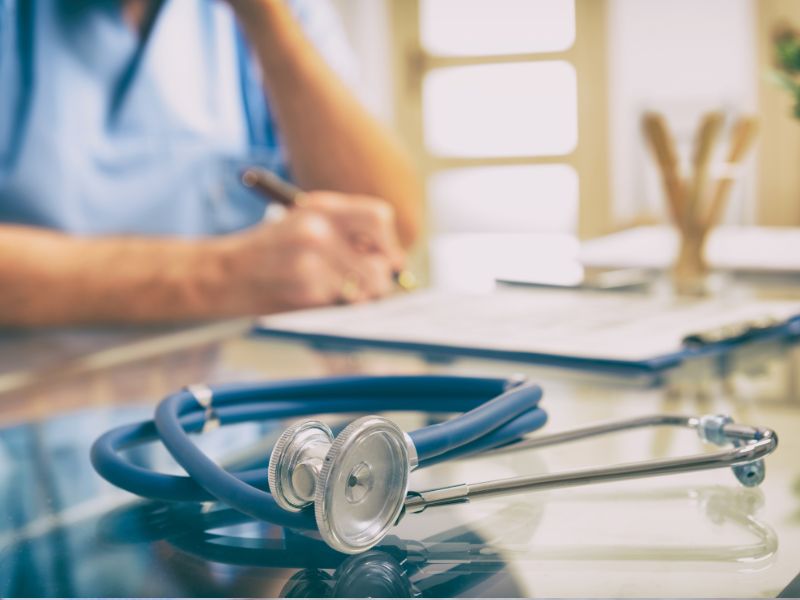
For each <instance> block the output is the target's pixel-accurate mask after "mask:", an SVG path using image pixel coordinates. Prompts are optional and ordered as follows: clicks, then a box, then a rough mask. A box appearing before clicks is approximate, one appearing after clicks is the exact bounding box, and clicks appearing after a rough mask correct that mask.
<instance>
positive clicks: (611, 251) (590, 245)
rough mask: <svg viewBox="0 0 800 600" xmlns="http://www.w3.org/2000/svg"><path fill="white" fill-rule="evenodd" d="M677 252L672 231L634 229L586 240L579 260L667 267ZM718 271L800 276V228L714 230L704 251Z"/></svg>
mask: <svg viewBox="0 0 800 600" xmlns="http://www.w3.org/2000/svg"><path fill="white" fill-rule="evenodd" d="M677 253H678V236H677V234H676V233H675V230H674V229H673V228H671V227H666V226H663V225H655V226H649V227H635V228H633V229H626V230H625V231H620V232H619V233H613V234H611V235H607V236H604V237H600V238H596V239H593V240H589V241H587V242H584V243H583V245H582V248H581V252H580V261H581V263H582V264H583V265H584V266H587V267H602V268H627V267H635V268H653V269H665V268H667V267H668V266H669V265H671V264H672V263H673V262H674V260H675V257H676V256H677ZM706 256H707V257H708V262H709V264H710V265H711V267H712V268H714V269H720V270H724V271H745V272H764V273H770V272H772V273H800V228H798V227H734V226H724V227H716V228H715V229H714V230H712V232H711V235H710V237H709V240H708V246H707V250H706Z"/></svg>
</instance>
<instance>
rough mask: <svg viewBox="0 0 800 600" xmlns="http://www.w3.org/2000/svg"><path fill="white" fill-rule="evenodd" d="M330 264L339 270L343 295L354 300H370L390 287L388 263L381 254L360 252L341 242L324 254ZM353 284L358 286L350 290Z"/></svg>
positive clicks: (391, 285) (387, 290)
mask: <svg viewBox="0 0 800 600" xmlns="http://www.w3.org/2000/svg"><path fill="white" fill-rule="evenodd" d="M327 257H328V259H329V261H330V265H331V268H332V269H334V270H336V271H337V272H338V273H339V276H340V281H341V285H342V286H344V287H346V288H347V290H346V291H347V293H346V294H345V295H347V296H353V297H355V298H356V299H357V300H359V301H361V300H372V299H376V298H381V297H383V296H386V295H387V294H389V293H390V292H391V291H392V289H393V285H394V284H393V279H392V266H391V264H390V263H389V261H388V259H387V258H386V257H385V256H383V255H382V254H364V253H362V252H357V251H355V250H354V249H353V248H352V247H351V246H349V244H347V243H344V242H343V243H342V244H340V245H338V246H337V247H336V248H331V251H330V252H329V254H328V256H327ZM353 287H358V290H357V292H358V293H353V289H352V288H353Z"/></svg>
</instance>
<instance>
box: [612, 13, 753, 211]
mask: <svg viewBox="0 0 800 600" xmlns="http://www.w3.org/2000/svg"><path fill="white" fill-rule="evenodd" d="M755 1H757V0H610V7H609V8H610V15H609V35H608V39H609V44H610V47H609V60H610V65H609V66H610V80H609V90H610V94H611V97H610V100H611V103H610V106H611V140H610V142H611V150H612V164H613V167H612V169H613V172H612V182H613V183H612V186H613V187H612V197H613V198H614V207H615V213H616V214H615V216H616V217H617V219H618V220H620V221H624V220H630V219H631V218H634V217H636V216H638V215H639V214H641V213H642V212H645V210H646V209H649V210H650V212H655V213H657V214H663V212H662V208H663V207H662V204H663V201H662V200H661V192H660V186H659V184H658V178H657V174H656V172H655V170H654V168H653V167H652V164H651V161H650V159H649V156H648V155H647V154H646V152H645V150H644V148H645V146H644V143H643V140H642V137H641V135H640V128H639V122H640V116H641V113H642V112H643V111H644V110H658V111H661V112H664V113H665V114H666V115H667V117H668V118H669V119H670V123H671V125H672V127H673V129H674V130H676V133H677V135H678V137H679V142H680V145H681V146H682V147H683V150H684V154H686V155H687V157H688V154H689V152H690V144H691V139H692V135H693V133H694V130H695V127H696V126H697V121H698V120H699V118H700V115H701V114H702V113H703V112H705V111H708V110H711V109H714V108H723V109H726V110H727V111H730V113H731V115H733V114H735V113H737V112H741V111H752V110H754V109H755V106H756V97H757V81H758V80H757V77H758V74H757V73H756V43H755V23H754V21H755V14H754V13H755V7H754V4H753V3H754V2H755ZM751 162H752V161H751ZM748 167H749V169H748V174H747V175H746V176H745V179H744V181H743V182H742V185H739V186H737V188H738V189H737V193H736V194H735V198H732V200H733V202H732V203H731V204H732V206H731V207H730V210H729V211H728V217H727V220H728V221H733V222H745V223H747V222H752V210H753V205H754V203H753V179H754V177H753V174H752V171H753V165H752V164H749V165H748Z"/></svg>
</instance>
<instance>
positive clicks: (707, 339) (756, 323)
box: [683, 315, 785, 348]
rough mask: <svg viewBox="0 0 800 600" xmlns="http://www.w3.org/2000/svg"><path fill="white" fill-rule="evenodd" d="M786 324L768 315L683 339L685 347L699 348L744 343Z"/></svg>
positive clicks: (690, 335)
mask: <svg viewBox="0 0 800 600" xmlns="http://www.w3.org/2000/svg"><path fill="white" fill-rule="evenodd" d="M784 323H785V321H784V320H782V319H778V318H777V317H772V316H769V315H766V316H763V317H759V318H756V319H751V320H749V321H742V322H741V323H731V324H729V325H723V326H722V327H716V328H714V329H708V330H706V331H699V332H696V333H691V334H689V335H687V336H686V337H684V338H683V345H684V346H688V347H690V348H697V347H702V346H709V345H712V344H719V343H721V342H738V341H743V340H746V339H749V338H752V337H754V336H756V335H760V334H762V333H766V332H768V331H770V330H772V329H777V328H778V327H781V326H782V325H783V324H784Z"/></svg>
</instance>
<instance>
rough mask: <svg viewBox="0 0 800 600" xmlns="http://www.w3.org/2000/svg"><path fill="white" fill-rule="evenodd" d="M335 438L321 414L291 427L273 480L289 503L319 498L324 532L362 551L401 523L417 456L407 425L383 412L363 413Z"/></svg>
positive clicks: (274, 457)
mask: <svg viewBox="0 0 800 600" xmlns="http://www.w3.org/2000/svg"><path fill="white" fill-rule="evenodd" d="M332 437H333V436H332V435H331V433H330V429H328V428H327V426H325V425H324V424H322V423H320V422H318V421H307V422H305V423H301V424H299V425H294V426H292V427H290V428H289V429H287V430H286V431H285V432H284V434H283V435H282V436H281V438H280V439H279V440H278V442H277V443H276V444H275V447H274V449H273V451H272V454H271V456H270V464H269V484H270V489H271V490H272V493H273V496H274V497H275V500H276V502H277V503H278V504H279V505H280V506H282V507H288V510H293V511H298V510H301V509H302V508H304V507H306V506H308V505H310V504H311V503H312V502H313V504H314V515H315V517H316V522H317V527H318V528H319V532H320V535H321V536H322V538H323V539H324V540H325V541H326V542H327V543H328V544H329V545H330V546H331V547H333V548H334V549H336V550H339V551H340V552H344V553H347V554H355V553H358V552H363V551H364V550H367V549H369V548H371V547H372V546H374V545H375V544H377V543H378V542H380V540H382V539H383V537H384V536H385V535H386V533H387V532H388V530H389V529H390V528H391V527H392V526H394V524H395V523H396V522H397V520H398V518H399V517H400V514H401V512H402V510H403V505H404V502H405V499H406V494H407V491H408V476H409V472H410V471H411V469H412V468H413V467H414V466H416V456H414V452H413V445H412V444H410V440H409V438H408V437H407V436H406V434H405V433H404V432H403V430H401V429H400V428H399V427H398V426H397V425H395V424H394V423H393V422H392V421H389V420H388V419H384V418H383V417H377V416H369V417H362V418H360V419H357V420H355V421H353V422H352V423H350V424H349V425H348V426H347V427H346V428H345V429H344V430H342V432H341V433H340V434H339V435H338V436H337V437H336V439H335V440H333V439H332Z"/></svg>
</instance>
